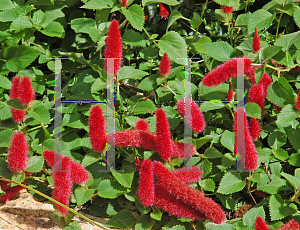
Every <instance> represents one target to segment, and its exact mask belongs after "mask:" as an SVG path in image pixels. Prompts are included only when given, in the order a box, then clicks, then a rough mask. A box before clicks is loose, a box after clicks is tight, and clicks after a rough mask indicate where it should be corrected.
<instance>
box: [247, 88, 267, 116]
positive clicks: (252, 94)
mask: <svg viewBox="0 0 300 230" xmlns="http://www.w3.org/2000/svg"><path fill="white" fill-rule="evenodd" d="M248 102H254V103H256V104H258V105H259V107H260V109H261V119H262V116H263V114H264V108H265V98H264V92H263V89H262V87H261V85H258V84H257V85H252V86H251V88H250V89H249V93H248Z"/></svg>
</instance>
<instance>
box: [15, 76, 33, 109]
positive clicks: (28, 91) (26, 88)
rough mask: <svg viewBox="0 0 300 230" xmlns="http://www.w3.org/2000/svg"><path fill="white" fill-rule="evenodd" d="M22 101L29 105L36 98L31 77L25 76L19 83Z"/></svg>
mask: <svg viewBox="0 0 300 230" xmlns="http://www.w3.org/2000/svg"><path fill="white" fill-rule="evenodd" d="M18 98H19V99H20V102H21V104H22V105H23V106H25V105H28V104H29V103H30V102H32V101H33V100H34V98H35V93H34V90H33V88H32V84H31V81H30V79H29V77H27V76H24V77H23V78H22V80H21V82H20V83H19V96H18Z"/></svg>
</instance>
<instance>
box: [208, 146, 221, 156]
mask: <svg viewBox="0 0 300 230" xmlns="http://www.w3.org/2000/svg"><path fill="white" fill-rule="evenodd" d="M204 156H205V157H207V158H219V157H223V154H222V153H221V152H219V151H218V150H217V149H215V148H214V147H209V148H207V149H206V150H205V152H204Z"/></svg>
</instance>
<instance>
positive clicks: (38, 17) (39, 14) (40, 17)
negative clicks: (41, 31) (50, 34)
mask: <svg viewBox="0 0 300 230" xmlns="http://www.w3.org/2000/svg"><path fill="white" fill-rule="evenodd" d="M45 21H46V14H45V13H44V12H43V11H41V10H38V11H35V12H34V13H33V17H32V23H33V24H35V25H40V24H43V23H44V22H45Z"/></svg>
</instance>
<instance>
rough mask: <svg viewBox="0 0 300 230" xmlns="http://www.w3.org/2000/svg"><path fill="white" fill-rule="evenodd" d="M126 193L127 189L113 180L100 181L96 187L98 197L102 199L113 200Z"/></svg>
mask: <svg viewBox="0 0 300 230" xmlns="http://www.w3.org/2000/svg"><path fill="white" fill-rule="evenodd" d="M127 192H128V189H127V188H125V187H123V186H122V185H120V184H119V183H118V182H116V181H114V180H108V179H106V180H102V181H101V182H100V183H99V186H98V195H99V196H100V197H103V198H108V199H115V198H117V197H118V196H120V195H122V194H125V193H127Z"/></svg>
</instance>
